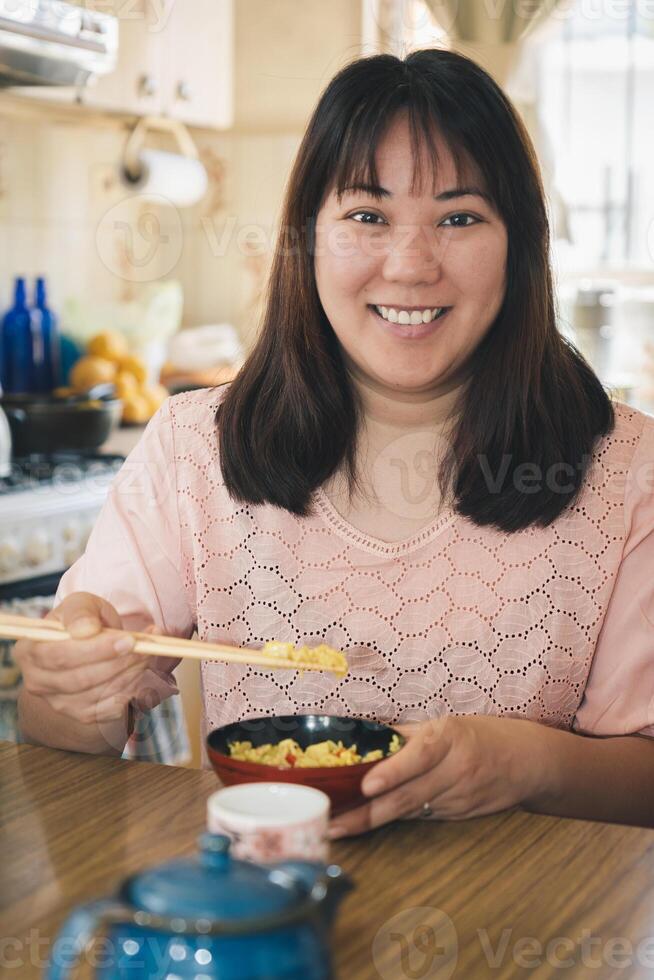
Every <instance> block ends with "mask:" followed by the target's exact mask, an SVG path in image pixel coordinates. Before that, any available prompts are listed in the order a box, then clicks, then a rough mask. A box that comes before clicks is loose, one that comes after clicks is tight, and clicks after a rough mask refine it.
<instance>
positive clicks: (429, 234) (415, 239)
mask: <svg viewBox="0 0 654 980" xmlns="http://www.w3.org/2000/svg"><path fill="white" fill-rule="evenodd" d="M442 250H443V246H442V243H441V242H439V241H438V237H437V235H436V234H435V233H434V230H433V229H432V228H430V227H429V226H427V227H425V226H423V225H404V226H401V227H397V228H395V229H394V230H393V234H392V235H391V238H390V241H389V243H388V251H387V253H386V256H385V259H384V266H383V277H384V279H386V280H387V281H388V282H402V283H407V284H411V285H414V284H415V285H419V284H420V283H434V282H437V281H438V280H439V279H440V277H441V274H442V258H443V256H442V254H441V253H442Z"/></svg>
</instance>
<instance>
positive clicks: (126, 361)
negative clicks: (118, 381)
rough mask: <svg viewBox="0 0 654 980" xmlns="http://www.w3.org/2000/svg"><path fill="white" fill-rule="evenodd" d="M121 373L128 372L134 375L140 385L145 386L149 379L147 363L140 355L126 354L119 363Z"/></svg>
mask: <svg viewBox="0 0 654 980" xmlns="http://www.w3.org/2000/svg"><path fill="white" fill-rule="evenodd" d="M118 365H119V368H120V370H121V371H128V372H129V373H130V374H133V375H134V377H135V378H136V380H137V381H138V383H139V384H140V385H142V384H145V382H146V380H147V377H148V369H147V367H146V366H145V361H144V360H143V359H142V358H141V357H139V356H138V354H126V355H125V357H121V358H120V360H119V362H118Z"/></svg>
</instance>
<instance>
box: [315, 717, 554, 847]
mask: <svg viewBox="0 0 654 980" xmlns="http://www.w3.org/2000/svg"><path fill="white" fill-rule="evenodd" d="M394 727H395V728H396V729H397V731H399V732H400V733H401V734H402V735H404V736H405V737H406V739H407V742H406V745H404V746H403V747H402V748H401V749H400V750H399V751H398V752H397V753H396V754H395V755H392V756H390V757H389V758H387V759H384V760H383V762H380V763H378V764H377V765H376V766H375V767H374V769H373V770H372V772H370V773H368V775H367V776H366V778H365V779H364V781H363V784H362V789H363V792H364V794H365V795H366V796H370V797H371V799H370V801H369V802H368V803H366V804H364V805H363V806H360V807H357V808H356V809H354V810H349V811H348V812H347V813H343V814H341V815H340V816H338V817H335V818H334V821H333V823H332V825H331V827H330V837H333V838H335V837H344V836H346V835H349V834H360V833H363V832H364V831H366V830H371V829H372V828H374V827H379V826H381V825H382V824H385V823H388V822H389V821H390V820H401V819H411V818H417V817H422V818H425V817H428V818H432V819H436V820H465V819H466V818H467V817H478V816H482V815H483V814H487V813H496V812H497V811H498V810H506V809H509V808H511V807H514V806H518V805H520V804H522V803H527V802H529V801H533V799H535V798H537V797H538V796H539V795H540V794H541V793H543V792H545V791H546V790H547V789H548V787H549V786H550V785H551V780H552V778H553V775H552V773H551V771H550V769H551V762H550V760H549V759H548V753H547V751H546V750H545V747H544V743H545V741H546V737H547V728H546V726H545V725H541V724H538V723H537V722H533V721H528V720H526V719H522V718H497V717H495V716H494V715H446V716H444V717H442V718H437V719H432V720H430V721H427V722H422V723H419V724H411V725H396V726H394ZM425 803H427V804H428V805H429V809H428V810H426V808H425V807H424V804H425ZM425 810H426V812H425Z"/></svg>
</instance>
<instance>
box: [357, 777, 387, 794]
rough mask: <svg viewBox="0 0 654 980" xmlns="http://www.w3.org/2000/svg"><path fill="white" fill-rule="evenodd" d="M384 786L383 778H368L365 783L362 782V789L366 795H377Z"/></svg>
mask: <svg viewBox="0 0 654 980" xmlns="http://www.w3.org/2000/svg"><path fill="white" fill-rule="evenodd" d="M383 788H384V784H383V783H382V781H381V779H366V781H365V783H361V789H362V790H363V792H364V793H365V794H366V796H377V794H378V793H381V791H382V790H383Z"/></svg>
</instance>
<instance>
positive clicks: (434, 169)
mask: <svg viewBox="0 0 654 980" xmlns="http://www.w3.org/2000/svg"><path fill="white" fill-rule="evenodd" d="M403 111H404V112H406V113H407V116H408V122H409V134H410V139H411V149H412V155H413V163H414V166H413V175H412V180H411V193H412V194H415V193H418V192H419V191H420V189H421V188H422V187H424V186H431V187H432V188H433V189H434V192H435V190H436V187H437V185H438V175H439V171H440V168H441V154H442V152H443V149H445V150H447V151H449V153H450V155H451V157H452V160H453V162H454V169H455V175H456V181H457V186H462V184H463V183H465V180H464V175H466V174H468V175H469V174H470V173H471V171H473V172H480V171H481V169H482V168H481V167H480V166H479V165H478V164H477V163H476V161H472V160H471V157H470V153H469V152H468V151H467V150H466V149H465V147H464V143H463V140H462V139H461V138H460V137H459V136H458V134H456V133H454V132H453V131H452V130H451V128H450V127H448V126H446V125H445V123H444V121H443V118H442V115H441V114H440V113H439V112H438V109H437V107H436V106H435V105H433V104H432V103H430V102H429V101H428V100H425V99H422V98H420V96H419V94H418V93H410V92H408V93H407V92H402V91H401V90H400V89H397V90H395V91H394V92H392V93H390V94H389V93H383V96H382V98H378V99H376V100H373V99H368V100H364V101H362V103H361V104H360V106H358V107H357V111H356V112H355V113H353V116H352V118H351V119H350V121H349V122H348V124H347V126H346V129H345V131H344V133H343V138H342V140H341V141H340V148H339V149H340V152H339V156H338V159H337V161H336V163H335V166H334V171H333V173H334V178H333V184H332V187H333V189H334V191H335V193H336V195H337V197H339V198H340V197H342V196H343V194H344V192H345V191H346V189H347V188H349V187H366V188H369V189H370V193H371V194H372V196H375V194H374V191H375V189H376V188H377V187H379V178H378V175H377V167H376V156H377V150H378V147H379V143H380V142H381V140H382V139H383V137H384V135H385V133H386V131H387V129H388V127H389V126H390V125H391V123H392V121H393V119H394V118H395V117H396V115H397V114H398V113H399V112H403ZM425 179H427V180H429V181H430V182H431V184H430V185H425ZM330 189H331V188H325V194H326V193H328V192H329V190H330ZM379 196H380V197H381V195H379Z"/></svg>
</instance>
